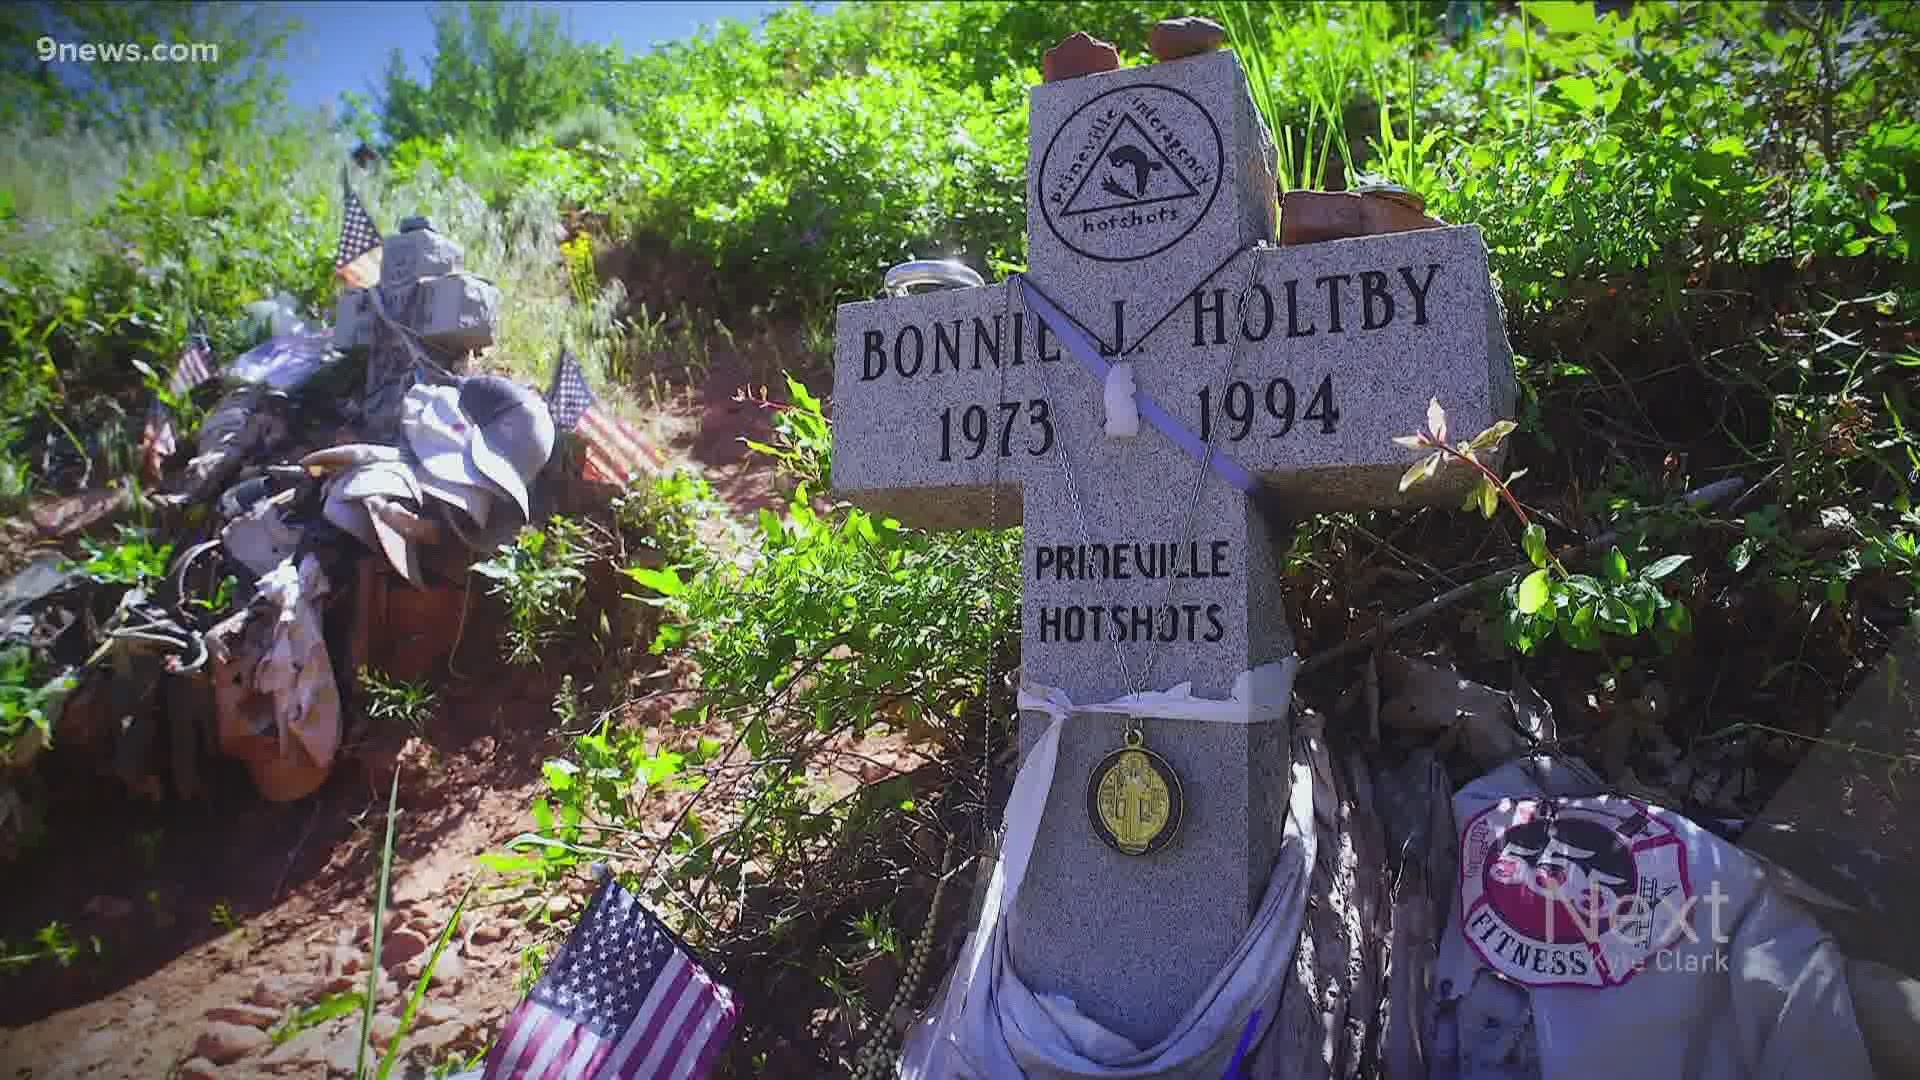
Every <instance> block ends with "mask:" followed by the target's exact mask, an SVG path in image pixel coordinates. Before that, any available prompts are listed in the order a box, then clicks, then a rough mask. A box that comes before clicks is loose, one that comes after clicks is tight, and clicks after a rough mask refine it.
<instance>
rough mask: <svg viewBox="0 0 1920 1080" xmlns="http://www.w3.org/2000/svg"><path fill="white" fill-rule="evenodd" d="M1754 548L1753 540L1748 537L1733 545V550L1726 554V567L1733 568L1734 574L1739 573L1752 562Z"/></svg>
mask: <svg viewBox="0 0 1920 1080" xmlns="http://www.w3.org/2000/svg"><path fill="white" fill-rule="evenodd" d="M1754 546H1755V545H1754V541H1753V538H1752V537H1748V538H1747V539H1745V540H1742V541H1740V542H1739V543H1737V544H1735V545H1733V550H1731V551H1729V552H1727V565H1728V566H1730V567H1732V568H1733V572H1734V573H1736V574H1737V573H1740V572H1741V571H1743V570H1745V569H1746V568H1747V565H1748V564H1749V563H1751V562H1753V550H1754Z"/></svg>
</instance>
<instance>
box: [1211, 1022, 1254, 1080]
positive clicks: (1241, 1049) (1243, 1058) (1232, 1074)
mask: <svg viewBox="0 0 1920 1080" xmlns="http://www.w3.org/2000/svg"><path fill="white" fill-rule="evenodd" d="M1259 1027H1260V1010H1259V1009H1255V1010H1253V1015H1252V1016H1249V1017H1247V1028H1246V1030H1245V1031H1242V1032H1241V1033H1240V1045H1238V1046H1236V1047H1234V1049H1233V1060H1232V1061H1229V1062H1228V1063H1227V1071H1226V1072H1225V1073H1224V1074H1223V1075H1222V1076H1221V1077H1220V1080H1247V1068H1246V1066H1247V1051H1249V1050H1251V1049H1253V1033H1254V1032H1255V1031H1256V1030H1258V1029H1259Z"/></svg>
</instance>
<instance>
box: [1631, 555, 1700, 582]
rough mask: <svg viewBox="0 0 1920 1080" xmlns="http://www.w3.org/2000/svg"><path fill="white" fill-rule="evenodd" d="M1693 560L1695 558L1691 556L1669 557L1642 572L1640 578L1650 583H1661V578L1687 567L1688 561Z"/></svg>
mask: <svg viewBox="0 0 1920 1080" xmlns="http://www.w3.org/2000/svg"><path fill="white" fill-rule="evenodd" d="M1691 558H1693V556H1691V555H1669V556H1667V557H1666V558H1664V559H1661V560H1659V561H1658V562H1655V563H1654V564H1653V565H1652V566H1649V567H1647V568H1646V569H1645V570H1642V571H1640V576H1641V577H1642V578H1644V579H1646V580H1648V581H1659V580H1660V579H1661V578H1664V577H1666V576H1667V575H1668V574H1671V573H1673V572H1674V571H1675V570H1678V569H1680V568H1681V567H1682V566H1685V565H1686V564H1687V560H1689V559H1691Z"/></svg>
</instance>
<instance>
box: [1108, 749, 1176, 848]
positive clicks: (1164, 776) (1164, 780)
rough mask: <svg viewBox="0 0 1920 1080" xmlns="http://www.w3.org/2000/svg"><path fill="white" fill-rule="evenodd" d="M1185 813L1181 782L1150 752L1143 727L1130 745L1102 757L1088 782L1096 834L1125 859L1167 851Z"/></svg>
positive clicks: (1162, 760)
mask: <svg viewBox="0 0 1920 1080" xmlns="http://www.w3.org/2000/svg"><path fill="white" fill-rule="evenodd" d="M1184 811H1185V801H1184V799H1183V797H1182V795H1181V792H1180V778H1179V777H1178V776H1176V775H1174V772H1173V766H1171V765H1169V764H1167V760H1166V759H1165V758H1163V757H1161V756H1160V755H1159V754H1156V753H1154V752H1153V751H1151V750H1149V749H1147V746H1146V736H1145V735H1144V734H1143V733H1142V732H1141V730H1140V725H1139V724H1137V723H1136V724H1134V725H1132V726H1130V727H1128V728H1127V734H1126V745H1125V746H1122V747H1121V748H1120V749H1118V750H1115V751H1114V752H1112V753H1111V754H1108V755H1107V756H1106V757H1104V758H1102V759H1100V764H1098V765H1096V766H1094V769H1093V776H1092V777H1090V778H1089V779H1088V780H1087V813H1088V815H1089V816H1090V817H1092V819H1093V831H1095V832H1097V833H1099V834H1100V839H1102V840H1105V841H1106V842H1107V844H1108V846H1110V847H1112V848H1113V849H1114V850H1115V851H1118V852H1120V853H1121V854H1122V855H1151V854H1153V853H1154V852H1156V851H1159V850H1160V849H1161V848H1163V847H1166V846H1167V844H1169V843H1171V842H1172V840H1173V835H1174V833H1176V832H1178V831H1179V829H1180V817H1181V814H1182V813H1183V812H1184Z"/></svg>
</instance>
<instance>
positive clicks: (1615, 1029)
mask: <svg viewBox="0 0 1920 1080" xmlns="http://www.w3.org/2000/svg"><path fill="white" fill-rule="evenodd" d="M1453 814H1454V827H1455V829H1456V830H1457V832H1458V836H1459V840H1460V848H1459V851H1460V862H1459V867H1458V872H1457V874H1456V876H1455V880H1454V882H1453V883H1452V885H1453V892H1452V898H1451V905H1450V909H1449V913H1448V919H1447V923H1446V929H1445V931H1444V934H1443V937H1442V940H1441V944H1440V956H1439V962H1438V964H1437V966H1436V968H1435V970H1434V978H1433V992H1434V996H1433V1000H1434V1002H1435V1008H1434V1014H1433V1016H1432V1017H1431V1018H1430V1022H1429V1024H1428V1032H1429V1040H1430V1041H1429V1047H1430V1048H1431V1053H1432V1061H1433V1065H1434V1067H1433V1070H1432V1076H1433V1077H1434V1078H1435V1080H1443V1078H1444V1080H1520V1078H1539V1080H1586V1078H1589V1077H1591V1078H1593V1080H1617V1078H1620V1077H1673V1078H1687V1080H1722V1078H1724V1080H1749V1078H1755V1080H1761V1078H1772V1077H1778V1078H1780V1080H1798V1078H1804V1077H1819V1078H1820V1080H1853V1078H1855V1077H1859V1078H1862V1080H1870V1078H1871V1077H1872V1076H1873V1071H1872V1068H1871V1066H1870V1065H1869V1064H1868V1061H1867V1051H1866V1046H1865V1043H1864V1042H1863V1040H1862V1038H1861V1035H1860V1030H1859V1027H1858V1025H1857V1024H1856V1023H1855V1020H1854V1015H1853V1002H1852V998H1851V996H1850V995H1849V993H1848V989H1847V981H1846V975H1845V967H1844V963H1845V961H1844V958H1843V957H1842V955H1841V953H1840V952H1839V950H1838V948H1837V947H1836V946H1835V945H1834V943H1833V940H1832V939H1831V938H1830V937H1829V936H1828V935H1827V934H1826V933H1825V932H1824V931H1823V930H1822V929H1821V928H1820V927H1819V926H1818V925H1817V924H1816V923H1815V922H1814V920H1813V918H1812V916H1811V915H1810V914H1808V913H1807V912H1806V911H1805V910H1804V909H1803V908H1802V907H1801V906H1800V905H1799V904H1798V903H1797V902H1795V901H1794V900H1793V899H1792V898H1790V897H1788V896H1787V895H1785V894H1784V893H1783V892H1782V891H1781V890H1780V889H1779V888H1778V886H1777V885H1776V884H1774V883H1773V882H1772V881H1770V880H1769V879H1768V877H1767V875H1766V873H1765V871H1764V869H1763V867H1762V865H1761V864H1760V863H1759V862H1757V861H1756V860H1755V859H1754V858H1753V857H1752V856H1751V855H1749V854H1748V853H1747V852H1745V851H1742V850H1741V849H1739V848H1737V847H1735V846H1733V845H1732V844H1729V843H1727V842H1726V841H1724V840H1721V839H1720V838H1719V837H1717V836H1715V835H1713V834H1712V833H1710V832H1708V831H1707V830H1705V829H1702V828H1700V827H1699V826H1697V825H1695V824H1693V823H1692V822H1691V821H1689V820H1688V819H1686V818H1685V817H1683V816H1681V815H1679V814H1676V813H1672V812H1670V811H1667V810H1664V809H1662V808H1660V807H1657V806H1653V805H1650V804H1647V803H1645V802H1641V801H1639V800H1636V799H1630V798H1627V797H1625V796H1621V795H1610V794H1594V793H1593V789H1592V786H1591V785H1588V784H1583V783H1582V782H1581V780H1580V778H1579V777H1578V776H1577V775H1576V774H1575V773H1574V772H1573V771H1572V770H1570V769H1567V768H1566V767H1565V766H1562V765H1559V764H1557V763H1552V762H1549V761H1547V760H1546V759H1537V760H1534V761H1530V762H1529V761H1517V762H1512V763H1509V764H1508V765H1506V766H1504V767H1502V768H1500V769H1497V770H1495V771H1494V772H1492V773H1489V774H1488V775H1486V776H1484V777H1482V778H1480V779H1479V780H1476V781H1474V782H1473V783H1471V784H1468V785H1467V786H1466V787H1464V788H1462V789H1461V790H1460V791H1459V792H1458V793H1456V794H1455V795H1454V798H1453Z"/></svg>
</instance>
